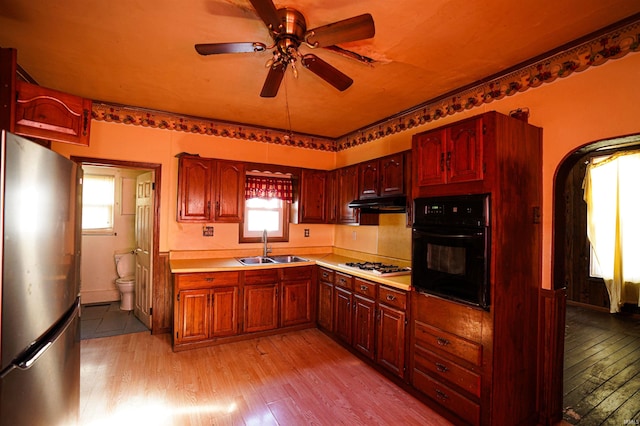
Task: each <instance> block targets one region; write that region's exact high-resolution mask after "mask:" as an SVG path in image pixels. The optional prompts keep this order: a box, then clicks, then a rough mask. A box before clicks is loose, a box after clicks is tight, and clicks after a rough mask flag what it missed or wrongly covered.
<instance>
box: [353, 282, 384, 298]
mask: <svg viewBox="0 0 640 426" xmlns="http://www.w3.org/2000/svg"><path fill="white" fill-rule="evenodd" d="M377 288H378V285H377V284H376V283H372V282H371V281H365V280H361V279H360V278H355V283H354V286H353V289H354V291H355V292H356V293H358V294H362V295H364V296H367V297H370V298H372V299H375V298H376V294H377V291H376V290H377Z"/></svg>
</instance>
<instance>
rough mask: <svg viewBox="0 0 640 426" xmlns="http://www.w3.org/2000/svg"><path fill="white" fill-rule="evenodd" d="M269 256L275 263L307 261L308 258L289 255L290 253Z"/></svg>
mask: <svg viewBox="0 0 640 426" xmlns="http://www.w3.org/2000/svg"><path fill="white" fill-rule="evenodd" d="M270 258H271V260H273V261H274V262H275V263H294V262H308V261H309V260H308V259H305V258H303V257H299V256H291V255H286V256H284V255H283V256H271V257H270Z"/></svg>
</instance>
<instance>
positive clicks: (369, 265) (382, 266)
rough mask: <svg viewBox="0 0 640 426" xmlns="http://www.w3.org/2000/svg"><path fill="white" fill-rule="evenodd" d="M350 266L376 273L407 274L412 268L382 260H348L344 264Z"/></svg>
mask: <svg viewBox="0 0 640 426" xmlns="http://www.w3.org/2000/svg"><path fill="white" fill-rule="evenodd" d="M344 265H345V266H348V267H349V268H355V269H360V270H362V271H367V272H371V273H373V274H376V275H386V276H390V275H407V274H410V273H411V268H409V267H402V266H398V265H391V264H387V263H382V262H347V263H345V264H344Z"/></svg>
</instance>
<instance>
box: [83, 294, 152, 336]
mask: <svg viewBox="0 0 640 426" xmlns="http://www.w3.org/2000/svg"><path fill="white" fill-rule="evenodd" d="M140 332H149V329H148V328H147V327H146V326H145V325H144V324H143V323H142V322H140V320H139V319H138V318H136V316H135V315H134V314H133V311H122V310H120V302H107V303H99V304H88V305H82V306H81V309H80V339H81V340H86V339H96V338H99V337H108V336H117V335H120V334H129V333H140Z"/></svg>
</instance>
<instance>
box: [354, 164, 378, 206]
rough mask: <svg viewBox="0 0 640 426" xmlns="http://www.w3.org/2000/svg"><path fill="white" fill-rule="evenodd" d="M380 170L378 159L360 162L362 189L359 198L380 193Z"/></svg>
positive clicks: (360, 186) (360, 187) (360, 183)
mask: <svg viewBox="0 0 640 426" xmlns="http://www.w3.org/2000/svg"><path fill="white" fill-rule="evenodd" d="M379 171H380V169H379V164H378V160H372V161H367V162H364V163H360V164H358V173H359V178H358V179H359V183H358V187H359V190H360V192H359V195H358V199H364V198H374V197H377V196H379V195H380V194H379V193H378V178H379Z"/></svg>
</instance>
